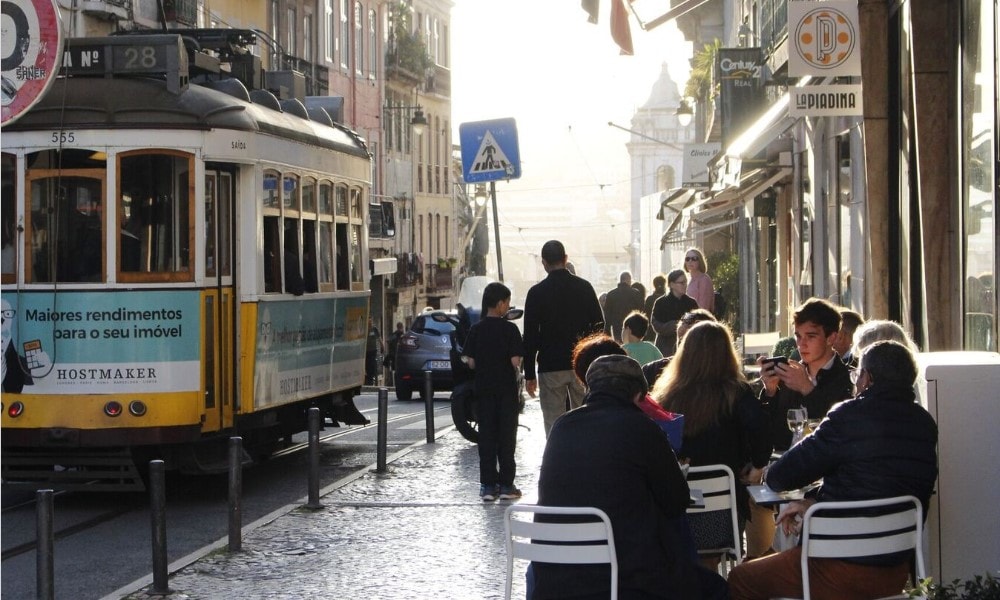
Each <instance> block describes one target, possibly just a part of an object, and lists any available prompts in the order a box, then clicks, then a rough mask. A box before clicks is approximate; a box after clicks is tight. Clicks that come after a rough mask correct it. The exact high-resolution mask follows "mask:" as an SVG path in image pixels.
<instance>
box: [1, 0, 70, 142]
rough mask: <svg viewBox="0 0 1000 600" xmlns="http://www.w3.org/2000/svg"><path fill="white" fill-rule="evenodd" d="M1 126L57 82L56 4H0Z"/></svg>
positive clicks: (26, 0)
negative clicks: (53, 82) (0, 48)
mask: <svg viewBox="0 0 1000 600" xmlns="http://www.w3.org/2000/svg"><path fill="white" fill-rule="evenodd" d="M0 9H2V17H0V34H2V35H0V46H2V51H0V56H2V59H3V60H2V63H3V64H2V71H3V73H2V78H3V80H2V81H0V86H2V90H0V92H2V102H0V104H2V106H3V120H2V121H0V123H2V124H3V125H6V124H8V123H12V122H14V121H15V120H17V118H18V117H20V116H21V115H23V114H24V113H26V112H28V109H30V108H31V107H32V106H33V105H34V104H35V102H38V100H39V99H40V98H41V97H42V95H43V94H44V93H45V90H46V89H48V87H49V85H50V84H51V83H52V81H53V80H54V79H55V78H56V72H57V71H58V70H59V58H60V57H59V54H60V52H61V48H62V29H61V28H60V27H59V10H58V8H57V7H56V3H55V0H3V1H2V2H0Z"/></svg>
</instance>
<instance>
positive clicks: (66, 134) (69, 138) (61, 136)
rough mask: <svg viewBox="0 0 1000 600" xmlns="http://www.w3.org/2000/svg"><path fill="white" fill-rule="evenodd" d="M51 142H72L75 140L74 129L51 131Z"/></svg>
mask: <svg viewBox="0 0 1000 600" xmlns="http://www.w3.org/2000/svg"><path fill="white" fill-rule="evenodd" d="M50 139H51V141H52V143H53V144H72V143H73V142H75V141H76V132H75V131H53V132H52V137H51V138H50Z"/></svg>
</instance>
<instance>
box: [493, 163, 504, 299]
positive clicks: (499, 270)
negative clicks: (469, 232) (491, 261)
mask: <svg viewBox="0 0 1000 600" xmlns="http://www.w3.org/2000/svg"><path fill="white" fill-rule="evenodd" d="M490 197H491V198H493V236H494V238H495V239H496V242H497V278H498V280H499V281H500V283H503V256H502V255H501V254H500V219H499V218H498V217H497V182H496V181H491V182H490Z"/></svg>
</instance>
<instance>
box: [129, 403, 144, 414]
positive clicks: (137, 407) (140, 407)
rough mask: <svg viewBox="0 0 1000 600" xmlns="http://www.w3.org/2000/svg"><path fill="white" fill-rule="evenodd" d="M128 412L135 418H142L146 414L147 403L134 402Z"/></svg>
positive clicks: (130, 404)
mask: <svg viewBox="0 0 1000 600" xmlns="http://www.w3.org/2000/svg"><path fill="white" fill-rule="evenodd" d="M128 412H129V414H131V415H132V416H133V417H141V416H142V415H144V414H146V403H145V402H142V401H141V400H133V401H131V402H129V403H128Z"/></svg>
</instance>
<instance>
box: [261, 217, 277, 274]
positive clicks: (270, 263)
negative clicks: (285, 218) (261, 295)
mask: <svg viewBox="0 0 1000 600" xmlns="http://www.w3.org/2000/svg"><path fill="white" fill-rule="evenodd" d="M280 223H281V221H280V217H264V292H265V293H275V292H280V291H281V230H280V229H279V225H280Z"/></svg>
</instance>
